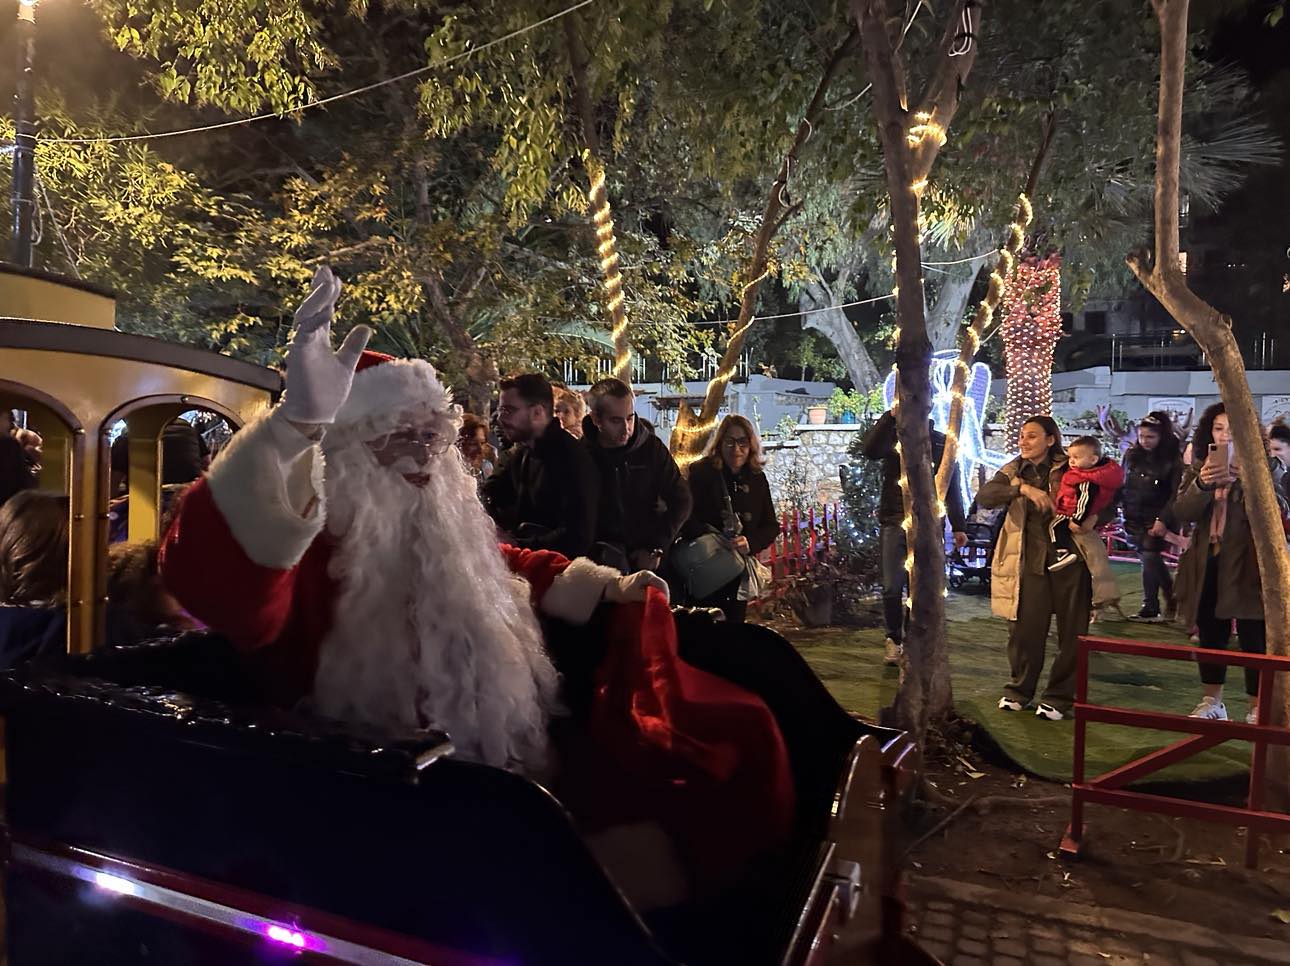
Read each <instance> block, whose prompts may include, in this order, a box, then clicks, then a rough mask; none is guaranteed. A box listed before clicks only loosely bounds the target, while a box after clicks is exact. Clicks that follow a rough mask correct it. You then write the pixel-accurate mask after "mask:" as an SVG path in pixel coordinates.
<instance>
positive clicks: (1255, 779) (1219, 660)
mask: <svg viewBox="0 0 1290 966" xmlns="http://www.w3.org/2000/svg"><path fill="white" fill-rule="evenodd" d="M1078 646H1079V654H1078V665H1077V668H1076V691H1075V747H1074V762H1073V772H1074V774H1073V776H1072V780H1071V823H1070V826H1069V827H1068V828H1067V829H1066V835H1065V836H1064V837H1063V838H1062V843H1061V850H1062V852H1063V853H1064V854H1066V855H1078V854H1079V852H1080V849H1081V847H1082V845H1083V839H1084V806H1085V805H1086V804H1097V805H1114V806H1116V807H1117V808H1125V809H1129V810H1130V811H1135V812H1151V813H1154V814H1158V815H1172V816H1176V817H1178V818H1195V819H1200V820H1202V821H1206V822H1218V823H1221V824H1225V825H1234V826H1243V827H1245V828H1246V829H1248V831H1247V833H1246V836H1245V864H1246V866H1247V867H1248V868H1255V867H1256V866H1257V865H1258V858H1259V834H1258V833H1260V832H1274V833H1275V832H1281V833H1284V832H1290V815H1283V814H1281V813H1279V812H1269V811H1267V810H1265V809H1264V807H1263V791H1264V775H1265V772H1266V770H1267V758H1268V745H1290V728H1284V727H1276V726H1273V725H1271V724H1269V723H1268V719H1269V717H1270V716H1271V707H1272V681H1273V676H1274V675H1276V674H1278V673H1287V672H1290V657H1277V656H1274V655H1269V654H1250V653H1246V652H1244V651H1220V650H1216V649H1211V648H1202V647H1184V646H1180V645H1177V644H1149V643H1146V642H1144V641H1129V640H1123V639H1121V638H1112V637H1081V638H1080V639H1079V645H1078ZM1094 651H1099V652H1102V653H1110V654H1129V655H1135V656H1138V657H1149V658H1157V659H1162V660H1168V661H1188V662H1191V663H1195V664H1222V665H1227V666H1237V667H1243V668H1253V669H1255V670H1257V671H1258V673H1259V695H1260V698H1259V710H1258V716H1257V719H1256V723H1255V724H1246V723H1245V722H1244V721H1215V720H1213V719H1209V718H1190V717H1186V716H1185V715H1181V714H1166V713H1164V712H1160V711H1140V710H1137V709H1133V708H1119V707H1114V706H1111V705H1102V704H1093V703H1092V702H1090V701H1089V699H1088V668H1089V655H1090V654H1091V653H1092V652H1094ZM1091 722H1097V723H1099V724H1113V725H1122V726H1126V727H1130V728H1147V729H1150V730H1152V731H1175V732H1180V733H1182V734H1188V735H1190V736H1191V737H1188V738H1183V739H1181V740H1179V741H1175V742H1174V743H1173V744H1170V745H1167V746H1165V747H1164V748H1160V749H1158V750H1157V751H1153V752H1150V753H1149V754H1146V755H1143V756H1142V757H1141V758H1136V759H1134V760H1133V761H1130V762H1128V763H1126V764H1123V765H1121V766H1120V767H1119V768H1114V769H1112V770H1111V771H1109V772H1106V773H1105V774H1103V775H1098V776H1096V777H1094V778H1091V779H1090V778H1088V777H1087V776H1086V775H1085V762H1084V752H1085V748H1086V744H1085V742H1086V733H1087V731H1088V726H1089V724H1090V723H1091ZM1232 740H1239V741H1248V742H1250V743H1251V744H1253V746H1254V750H1253V752H1252V754H1251V758H1250V785H1249V794H1248V797H1247V799H1246V803H1245V805H1244V806H1243V807H1241V806H1234V805H1217V804H1214V803H1211V802H1197V801H1192V800H1190V799H1185V798H1174V797H1172V796H1168V795H1157V794H1151V793H1148V792H1140V791H1134V792H1131V791H1126V790H1125V786H1126V785H1128V784H1129V783H1130V782H1135V781H1138V780H1139V779H1142V778H1145V777H1146V776H1147V775H1150V774H1152V773H1153V772H1157V771H1159V770H1160V769H1161V768H1165V767H1167V766H1169V765H1174V764H1177V763H1178V762H1180V761H1183V760H1184V759H1187V758H1190V757H1192V756H1193V755H1196V754H1199V753H1200V752H1203V751H1208V750H1209V749H1210V748H1213V747H1215V746H1216V745H1220V744H1222V743H1223V742H1225V741H1232Z"/></svg>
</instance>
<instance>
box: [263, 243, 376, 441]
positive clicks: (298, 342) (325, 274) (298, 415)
mask: <svg viewBox="0 0 1290 966" xmlns="http://www.w3.org/2000/svg"><path fill="white" fill-rule="evenodd" d="M339 297H340V279H338V278H337V277H336V276H335V275H333V274H332V270H331V269H330V268H328V267H327V266H326V265H324V266H322V267H321V268H319V269H318V271H317V272H315V273H314V280H313V287H312V288H311V289H310V291H309V296H308V297H307V298H306V299H305V301H304V304H302V305H301V306H300V308H298V309H297V310H296V331H295V337H294V338H293V339H292V340H291V344H290V345H289V346H287V390H286V394H285V395H284V396H283V398H282V404H281V410H282V415H283V416H284V417H285V418H286V419H287V420H288V421H290V422H292V423H295V424H297V425H300V426H317V425H322V424H328V423H332V422H334V421H335V419H336V413H338V412H339V411H340V407H341V406H343V405H344V404H345V400H346V399H348V398H349V389H350V386H351V385H352V384H353V382H354V368H355V367H356V366H357V365H358V358H359V356H360V355H362V353H363V349H364V348H365V347H366V346H367V340H368V339H370V338H371V337H372V330H371V329H369V328H368V327H367V326H365V325H359V326H355V327H354V329H353V330H352V331H351V332H350V333H349V335H348V336H346V337H345V342H344V344H342V345H341V347H340V351H339V352H332V350H331V321H332V317H333V316H334V315H335V312H336V300H337V299H338V298H339Z"/></svg>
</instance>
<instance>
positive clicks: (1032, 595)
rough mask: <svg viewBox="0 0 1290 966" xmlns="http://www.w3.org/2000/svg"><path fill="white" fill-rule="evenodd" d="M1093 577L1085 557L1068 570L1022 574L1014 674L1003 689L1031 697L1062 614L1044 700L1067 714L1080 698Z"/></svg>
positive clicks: (1012, 627) (1012, 633) (1013, 626)
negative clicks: (1080, 645) (1081, 647)
mask: <svg viewBox="0 0 1290 966" xmlns="http://www.w3.org/2000/svg"><path fill="white" fill-rule="evenodd" d="M1092 606H1093V582H1092V579H1091V578H1090V577H1089V572H1088V567H1086V566H1085V565H1084V562H1083V560H1080V561H1079V562H1078V563H1075V564H1072V565H1071V566H1069V567H1067V568H1065V569H1064V570H1058V571H1053V572H1050V573H1042V574H1032V573H1029V572H1023V573H1022V575H1021V600H1020V602H1019V606H1018V608H1017V619H1016V620H1015V621H1012V622H1011V623H1010V624H1009V625H1008V665H1009V667H1010V669H1011V671H1012V679H1011V680H1010V681H1009V682H1008V683H1007V684H1006V685H1005V686H1004V689H1003V691H1004V693H1005V694H1006V695H1008V696H1009V697H1012V698H1015V699H1017V700H1018V701H1020V702H1021V703H1022V704H1025V703H1027V702H1028V701H1030V699H1031V698H1033V697H1034V695H1035V688H1036V687H1038V685H1039V674H1040V672H1041V671H1043V669H1044V652H1045V650H1046V649H1047V644H1048V626H1049V624H1050V623H1051V622H1052V619H1053V617H1054V616H1055V617H1056V618H1057V654H1056V656H1055V657H1054V658H1053V665H1052V668H1051V669H1050V670H1049V672H1048V686H1047V687H1046V688H1045V689H1044V694H1043V702H1044V703H1045V704H1050V705H1052V706H1053V707H1054V708H1056V709H1057V710H1058V711H1060V712H1062V713H1063V714H1065V713H1066V712H1068V711H1070V709H1071V705H1073V704H1074V703H1075V666H1076V641H1077V639H1078V638H1079V636H1080V635H1081V634H1087V633H1088V620H1089V614H1090V611H1091V610H1092Z"/></svg>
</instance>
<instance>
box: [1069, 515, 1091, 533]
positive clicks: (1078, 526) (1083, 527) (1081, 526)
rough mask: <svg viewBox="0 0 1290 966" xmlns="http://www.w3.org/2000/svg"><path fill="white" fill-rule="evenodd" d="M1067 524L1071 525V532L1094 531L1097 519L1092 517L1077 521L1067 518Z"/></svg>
mask: <svg viewBox="0 0 1290 966" xmlns="http://www.w3.org/2000/svg"><path fill="white" fill-rule="evenodd" d="M1066 525H1067V526H1068V527H1070V531H1071V533H1092V532H1093V528H1094V527H1095V526H1096V525H1097V521H1095V520H1093V519H1092V518H1091V517H1090V518H1089V519H1088V520H1086V521H1084V522H1083V523H1076V522H1075V521H1074V520H1067V521H1066Z"/></svg>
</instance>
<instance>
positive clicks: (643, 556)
mask: <svg viewBox="0 0 1290 966" xmlns="http://www.w3.org/2000/svg"><path fill="white" fill-rule="evenodd" d="M662 562H663V555H662V554H661V553H659V552H658V551H657V550H633V551H632V555H631V565H632V566H633V567H635V568H636V569H637V570H658V566H659V564H661V563H662Z"/></svg>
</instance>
